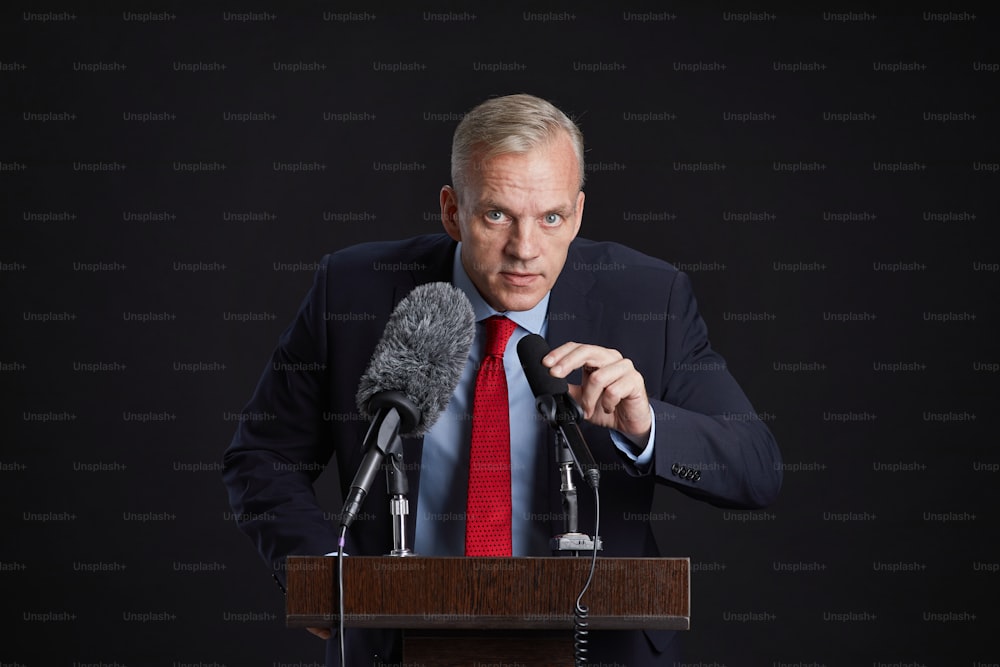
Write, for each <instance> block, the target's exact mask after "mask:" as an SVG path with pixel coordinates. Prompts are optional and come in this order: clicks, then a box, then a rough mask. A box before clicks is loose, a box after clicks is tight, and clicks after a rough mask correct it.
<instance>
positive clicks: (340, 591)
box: [337, 526, 347, 667]
mask: <svg viewBox="0 0 1000 667" xmlns="http://www.w3.org/2000/svg"><path fill="white" fill-rule="evenodd" d="M346 534H347V526H341V527H340V539H339V540H337V606H338V609H339V611H338V617H337V644H338V646H339V648H340V664H341V667H343V666H344V665H346V664H347V663H346V662H344V541H345V539H344V538H345V535H346Z"/></svg>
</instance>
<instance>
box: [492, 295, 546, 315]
mask: <svg viewBox="0 0 1000 667" xmlns="http://www.w3.org/2000/svg"><path fill="white" fill-rule="evenodd" d="M544 296H545V293H544V292H543V293H542V294H536V293H534V292H531V293H528V292H520V293H519V292H513V291H511V290H506V291H504V292H503V293H501V294H500V295H499V297H500V298H499V299H498V300H497V305H496V306H494V308H496V309H497V310H498V311H500V312H506V311H508V310H513V311H514V312H518V311H524V310H531V309H532V308H534V307H535V306H537V305H538V302H539V301H541V300H542V297H544Z"/></svg>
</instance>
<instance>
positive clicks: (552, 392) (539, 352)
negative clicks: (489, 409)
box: [517, 334, 601, 489]
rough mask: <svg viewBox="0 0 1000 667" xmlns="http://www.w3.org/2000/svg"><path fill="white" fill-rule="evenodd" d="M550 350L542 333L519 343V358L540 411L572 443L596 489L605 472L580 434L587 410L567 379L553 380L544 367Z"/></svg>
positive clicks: (581, 468)
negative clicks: (578, 403)
mask: <svg viewBox="0 0 1000 667" xmlns="http://www.w3.org/2000/svg"><path fill="white" fill-rule="evenodd" d="M549 350H550V348H549V344H548V343H547V342H546V341H545V339H544V338H542V337H541V336H539V335H538V334H528V335H527V336H525V337H524V338H522V339H521V340H520V341H518V343H517V356H518V358H519V359H520V360H521V365H522V366H523V367H524V375H525V377H526V378H527V380H528V385H529V386H530V387H531V391H532V393H533V394H534V395H535V405H536V407H537V408H538V411H539V412H540V413H541V414H542V416H543V417H545V418H546V419H547V420H548V422H549V425H550V426H552V428H555V429H557V430H558V431H559V432H560V433H561V434H562V435H563V437H564V438H565V439H566V442H567V443H569V449H570V453H571V454H572V456H573V462H574V463H575V464H576V468H577V470H579V471H580V475H581V476H582V477H583V478H584V479H585V480H586V481H587V484H589V485H590V486H591V487H592V488H594V489H596V488H597V487H598V485H599V484H600V481H601V471H600V469H599V468H598V467H597V462H596V461H594V456H593V454H591V453H590V448H589V447H588V446H587V442H586V441H585V440H584V439H583V433H581V432H580V426H579V423H578V422H580V421H581V420H582V419H583V411H582V410H581V409H580V406H579V405H577V404H576V401H574V400H573V397H572V396H570V395H569V385H568V384H567V382H566V378H557V377H553V376H552V374H551V373H549V369H548V368H546V367H545V366H544V365H543V364H542V359H543V358H544V357H545V355H546V354H548V353H549Z"/></svg>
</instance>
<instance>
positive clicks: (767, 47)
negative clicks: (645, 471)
mask: <svg viewBox="0 0 1000 667" xmlns="http://www.w3.org/2000/svg"><path fill="white" fill-rule="evenodd" d="M146 11H149V10H148V9H137V8H136V7H135V6H130V7H127V8H124V9H123V8H121V7H116V8H109V9H104V10H99V11H93V10H90V9H77V10H74V9H71V8H66V7H62V6H59V7H54V6H47V7H45V8H43V9H28V8H9V9H5V10H3V12H2V14H0V21H2V24H0V90H2V91H3V92H2V97H0V100H2V101H0V104H2V106H0V122H2V143H0V191H2V192H3V209H2V212H3V229H2V237H0V286H2V299H3V301H2V303H3V309H2V312H0V318H2V325H0V331H2V346H0V364H2V365H0V387H2V389H3V396H4V397H5V400H4V401H3V403H2V412H0V415H2V416H0V419H2V423H3V438H2V442H3V445H2V447H3V449H2V456H0V464H2V465H0V497H2V500H3V502H2V514H0V517H2V522H3V523H2V528H3V539H2V543H3V546H2V547H0V586H2V590H3V591H4V592H5V594H4V595H3V601H2V603H0V624H2V626H3V628H4V631H3V634H4V636H5V637H6V639H5V640H4V642H3V643H2V645H0V664H4V665H6V664H20V665H77V664H79V665H83V664H94V663H96V664H101V665H114V664H118V665H172V666H175V667H176V666H179V665H190V664H195V665H197V664H220V665H223V664H224V665H230V666H233V665H247V666H255V665H261V666H263V665H267V666H278V665H318V664H319V663H320V662H321V661H322V652H323V647H322V643H321V642H320V641H318V640H316V639H315V638H313V637H311V636H310V635H307V634H306V633H305V632H304V631H301V630H286V629H284V627H283V618H282V613H283V607H282V604H283V601H282V597H281V595H280V593H279V591H278V590H277V588H275V587H274V586H273V584H272V583H271V580H270V576H269V572H268V571H267V567H266V566H264V565H262V564H261V562H260V560H259V559H258V557H257V556H256V554H255V552H254V549H253V546H252V545H251V544H250V543H249V542H247V540H246V538H244V537H243V536H242V535H241V534H240V533H239V532H238V531H237V529H236V527H235V525H234V521H233V517H232V514H231V511H230V509H229V507H228V503H227V500H226V495H225V491H224V489H223V487H222V485H221V483H220V480H219V460H220V457H221V453H222V451H223V449H224V448H225V446H226V444H227V443H228V441H229V439H230V437H231V436H232V432H233V430H234V427H235V424H236V422H235V421H234V419H235V415H236V414H238V412H239V410H240V408H241V407H242V405H243V404H244V403H245V401H246V400H247V399H248V397H249V395H250V392H251V391H252V388H253V386H254V384H255V382H256V379H257V377H258V375H259V372H260V370H261V368H263V366H264V365H265V363H266V362H267V359H268V357H269V354H270V351H271V349H272V347H273V345H274V343H275V340H276V338H277V336H278V335H279V333H280V332H281V331H282V330H283V329H284V327H285V326H286V325H287V323H288V322H289V320H290V318H291V316H292V315H293V314H294V312H295V310H296V308H297V306H298V304H299V302H300V300H301V298H302V296H303V295H304V293H305V291H306V289H307V288H308V286H309V284H310V281H311V277H312V270H313V268H314V267H315V262H317V261H318V260H319V258H320V257H321V256H322V255H323V254H324V253H326V252H329V251H332V250H335V249H337V248H341V247H344V246H346V245H349V244H352V243H355V242H359V241H365V240H374V239H390V238H400V237H405V236H411V235H415V234H420V233H426V232H436V231H439V230H440V221H439V220H438V218H437V193H438V190H439V189H440V187H441V185H443V184H445V183H447V182H448V181H449V170H448V159H449V147H450V137H451V133H452V131H453V130H454V127H455V125H456V122H457V119H458V117H459V115H460V114H462V113H463V112H465V111H466V110H468V109H469V108H471V107H472V106H474V105H475V104H476V103H478V102H480V101H482V100H483V99H485V98H487V97H489V96H493V95H501V94H508V93H514V92H529V93H533V94H536V95H539V96H542V97H545V98H547V99H550V100H552V101H553V102H555V103H556V104H557V105H559V106H560V107H561V108H563V109H564V110H565V111H566V112H567V113H569V114H570V115H571V116H573V117H575V118H576V119H577V120H578V122H579V123H580V125H581V127H582V129H583V132H584V135H585V137H586V142H587V160H588V163H589V167H588V182H587V186H586V192H587V205H586V215H585V219H584V227H583V231H582V232H581V235H583V236H587V237H589V238H595V239H610V240H617V241H621V242H623V243H626V244H628V245H631V246H633V247H636V248H638V249H640V250H643V251H645V252H647V253H649V254H651V255H655V256H658V257H662V258H663V259H666V260H668V261H671V262H674V263H675V264H677V265H678V266H680V267H681V268H683V269H685V270H687V271H688V272H689V273H690V275H691V276H692V279H693V282H694V286H695V289H696V293H697V295H698V297H699V302H700V307H701V311H702V314H703V316H704V318H705V319H706V321H707V322H708V324H709V328H710V333H711V336H712V342H713V345H714V346H715V347H716V348H717V349H718V350H720V351H721V352H722V353H723V354H724V355H725V356H726V359H727V361H728V364H729V367H730V369H731V370H732V372H733V374H734V375H735V376H736V377H737V379H738V380H739V381H740V382H741V384H742V386H743V388H744V389H745V390H746V392H747V394H748V395H749V396H750V397H751V399H752V400H753V402H754V404H755V407H756V408H757V410H758V411H759V412H760V414H761V416H762V417H763V418H764V419H765V420H767V422H768V424H769V426H770V427H771V429H772V430H773V432H774V433H775V435H776V437H777V440H778V443H779V445H780V447H781V449H782V453H783V455H784V459H785V463H786V470H785V484H784V489H783V492H782V495H781V497H780V499H779V500H778V502H777V503H776V504H775V505H774V506H772V507H770V508H768V509H767V510H765V511H761V512H749V513H748V512H734V511H726V510H720V509H715V508H712V507H710V506H708V505H704V504H699V503H696V502H694V501H691V500H689V499H687V498H686V497H683V496H681V495H680V494H678V493H676V492H673V491H672V490H670V489H664V490H663V493H661V494H660V496H659V498H658V505H657V516H656V517H655V518H656V522H655V526H656V530H657V534H658V537H659V538H660V539H661V541H662V545H663V548H664V552H665V553H666V554H668V555H677V556H690V557H691V559H692V565H693V568H694V574H693V578H692V595H693V612H692V630H691V631H690V632H689V633H688V636H687V638H686V639H687V645H688V647H689V651H688V652H689V656H690V661H691V662H690V663H685V664H693V665H697V664H713V665H714V664H718V665H730V666H737V665H767V666H777V665H782V664H814V663H815V664H821V665H827V666H833V665H869V664H871V665H882V664H904V665H978V664H980V663H985V664H996V663H998V662H1000V652H998V650H997V649H996V647H995V645H993V644H992V643H988V642H987V640H986V637H987V634H988V633H992V631H993V630H994V628H995V626H996V623H997V621H998V615H997V612H996V608H995V599H996V595H997V592H998V586H997V578H998V576H1000V575H998V570H1000V556H998V553H997V550H996V547H995V545H994V543H995V538H996V535H997V518H996V508H997V499H998V494H997V490H996V480H997V473H998V467H1000V457H998V455H997V454H996V452H995V446H996V442H997V439H996V428H995V422H996V413H995V410H994V409H993V405H994V402H995V400H996V398H997V386H998V380H997V378H998V372H1000V354H998V352H997V348H996V303H997V296H998V294H997V285H998V262H1000V252H998V250H997V247H996V245H995V243H994V239H995V238H996V234H995V231H994V228H995V226H996V224H997V191H998V183H1000V181H998V177H1000V171H998V169H1000V152H998V146H997V109H996V102H997V90H998V77H1000V73H998V69H1000V53H998V48H997V46H996V34H997V28H998V25H997V21H996V20H995V19H994V17H992V16H989V15H984V14H981V13H976V12H974V9H973V7H972V6H969V7H966V8H958V9H954V10H953V14H951V15H948V13H944V14H942V12H940V11H939V8H937V7H923V6H921V7H915V8H913V9H911V10H908V11H907V12H905V13H901V14H882V13H881V12H880V11H878V10H875V9H871V8H869V9H867V10H864V9H859V8H858V6H857V5H854V6H852V7H849V8H844V7H828V8H818V9H815V10H812V9H810V10H802V11H800V12H799V13H794V14H791V13H785V12H781V11H777V10H774V9H766V8H759V7H755V8H754V10H753V12H754V13H753V14H752V15H750V16H743V15H742V12H743V11H744V10H742V9H735V8H730V7H728V6H726V7H723V6H720V5H718V4H716V3H709V4H705V5H702V6H701V7H700V8H699V9H697V10H688V9H685V8H682V7H679V6H672V7H671V8H669V9H659V8H658V9H655V10H650V9H643V8H641V7H638V6H633V7H626V8H624V9H610V8H605V9H599V10H594V9H587V8H585V7H582V6H576V7H573V6H567V9H565V10H563V9H553V8H545V9H537V8H535V9H532V10H530V11H529V10H527V9H524V8H520V7H515V6H511V7H509V8H507V9H504V10H497V11H482V12H480V11H479V10H475V9H457V10H456V9H449V10H443V9H441V8H440V6H437V7H432V8H426V9H425V8H416V7H415V8H412V9H408V10H406V11H388V10H386V11H383V10H381V9H372V8H371V7H369V8H367V9H365V8H354V9H350V8H344V7H343V6H340V5H339V4H338V5H335V4H334V3H318V2H316V3H303V4H300V5H293V6H289V7H286V6H284V5H278V6H271V7H266V8H259V7H258V8H254V9H252V10H251V9H250V8H249V7H246V6H237V5H223V6H213V7H207V6H200V7H199V8H192V9H177V8H174V9H170V8H164V7H155V8H153V9H152V11H153V15H152V16H143V15H142V13H143V12H146ZM651 11H652V12H655V13H654V15H653V16H645V17H644V16H641V15H642V14H643V13H644V12H651ZM852 12H853V14H852V15H851V16H847V17H844V16H841V14H844V13H852ZM246 13H252V14H253V15H252V16H250V17H249V20H241V19H242V18H243V17H242V16H241V15H243V14H246ZM261 13H263V14H264V15H263V16H261ZM442 17H444V18H448V19H449V20H441V19H442ZM196 63H197V64H201V65H205V66H208V67H207V69H208V71H201V72H191V71H188V70H189V69H190V65H191V64H196ZM692 64H698V65H699V66H701V67H702V70H703V71H698V72H695V71H690V70H691V65H692ZM223 65H224V66H225V68H224V69H223V68H222V66H223ZM302 65H304V67H302ZM122 66H124V67H122ZM289 66H298V67H299V69H302V70H306V71H297V72H294V71H288V69H289ZM723 66H724V68H723ZM791 66H796V67H798V69H799V70H800V71H788V70H789V67H791ZM887 68H888V69H887ZM95 69H96V70H99V71H91V70H95ZM493 70H497V71H493ZM893 70H898V71H893ZM143 114H152V115H153V116H152V118H155V119H151V120H145V121H144V120H136V119H135V118H136V117H137V116H136V115H138V117H139V118H143V117H144V116H142V115H143ZM239 114H256V115H257V117H264V118H266V120H246V121H241V120H236V118H239V117H240V116H239ZM642 114H653V116H645V117H644V116H642ZM742 114H754V116H752V117H751V118H753V119H750V120H734V118H743V116H741V115H742ZM834 114H854V115H853V116H847V118H848V119H846V120H845V119H843V118H844V117H843V116H835V115H834ZM637 117H640V118H647V120H636V118H637ZM191 165H201V166H202V167H205V165H208V167H207V168H205V169H203V170H202V171H200V172H196V173H192V172H191V170H190V169H191ZM220 165H224V167H225V168H224V169H223V168H222V167H221V166H220ZM288 165H295V166H298V167H301V168H300V170H299V171H295V172H290V171H288V168H287V167H288ZM699 167H700V168H701V170H700V171H692V169H694V168H699ZM791 169H797V171H791ZM246 214H252V215H250V216H247V215H246ZM747 214H749V215H747ZM234 218H235V219H234ZM248 218H249V219H248ZM261 218H264V219H261ZM195 269H198V270H195ZM344 288H345V289H350V286H349V285H348V286H345V287H344ZM144 319H145V320H147V321H143V320H144ZM845 320H846V321H845ZM192 369H194V370H192ZM139 419H146V420H147V421H138V420H139ZM332 479H333V477H332V475H330V473H329V472H328V473H327V474H326V475H325V476H324V477H322V478H321V481H320V488H319V489H318V493H319V495H320V496H321V498H322V499H323V501H324V502H325V503H326V504H328V505H329V507H330V508H331V510H333V509H335V508H336V504H337V502H338V499H337V497H336V493H335V491H334V489H332V488H330V487H331V480H332Z"/></svg>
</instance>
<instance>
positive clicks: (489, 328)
mask: <svg viewBox="0 0 1000 667" xmlns="http://www.w3.org/2000/svg"><path fill="white" fill-rule="evenodd" d="M516 328H517V323H516V322H514V321H513V320H510V319H507V318H506V317H504V316H503V315H494V316H493V317H491V318H489V319H487V320H486V356H487V357H500V358H501V359H502V358H503V353H504V350H506V349H507V341H509V340H510V336H511V334H513V333H514V329H516Z"/></svg>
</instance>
